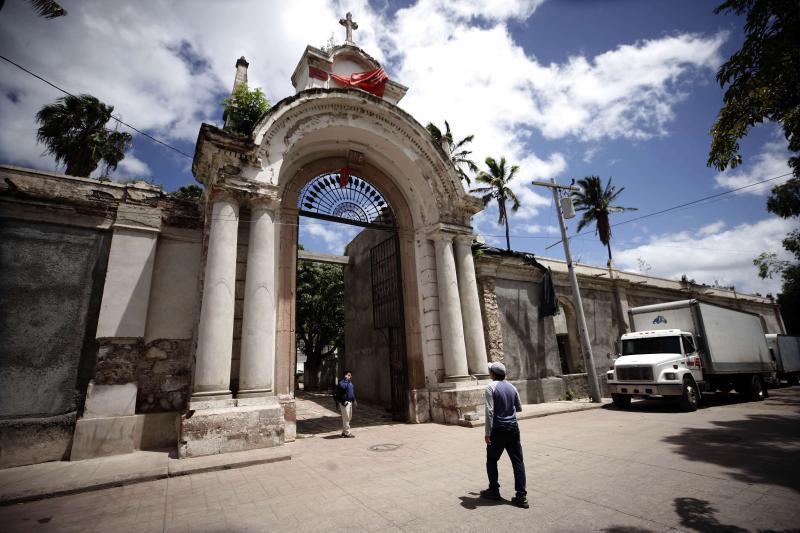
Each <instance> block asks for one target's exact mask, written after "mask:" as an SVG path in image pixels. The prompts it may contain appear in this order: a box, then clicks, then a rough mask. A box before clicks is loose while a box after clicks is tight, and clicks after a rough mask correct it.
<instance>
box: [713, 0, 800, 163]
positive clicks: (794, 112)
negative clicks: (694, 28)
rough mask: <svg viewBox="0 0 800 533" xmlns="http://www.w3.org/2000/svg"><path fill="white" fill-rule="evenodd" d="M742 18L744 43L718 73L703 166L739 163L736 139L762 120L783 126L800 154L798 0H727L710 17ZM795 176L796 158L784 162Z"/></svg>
mask: <svg viewBox="0 0 800 533" xmlns="http://www.w3.org/2000/svg"><path fill="white" fill-rule="evenodd" d="M723 12H725V13H732V14H734V15H737V16H742V15H745V16H746V21H745V26H744V29H745V41H744V43H743V44H742V48H741V49H740V50H739V51H738V52H736V53H735V54H733V55H732V56H731V57H730V58H729V59H728V61H727V62H725V63H724V64H723V65H722V66H721V67H720V68H719V70H718V71H717V81H718V82H719V84H720V86H721V87H722V88H725V87H726V86H727V89H726V90H725V95H724V97H723V104H722V108H721V109H720V110H719V114H718V115H717V120H716V122H715V123H714V125H713V126H712V128H711V150H710V152H709V156H708V165H709V166H712V165H713V166H714V167H716V168H717V169H719V170H725V169H726V168H728V167H729V166H730V167H731V168H735V167H736V166H738V165H739V164H740V163H741V162H742V156H741V154H740V153H739V140H740V139H741V138H742V137H744V136H745V135H746V134H747V132H748V131H749V129H750V128H751V127H753V126H754V125H756V124H760V123H761V122H763V121H764V120H769V121H772V122H776V123H778V124H781V125H782V126H783V133H784V135H785V136H786V139H787V140H788V141H789V150H790V151H791V152H793V153H794V154H798V153H799V152H800V5H798V3H797V0H728V1H726V2H724V3H722V4H721V5H719V6H718V7H717V8H716V9H715V10H714V13H716V14H719V13H723ZM789 166H790V167H791V168H792V169H793V171H794V176H795V178H800V155H794V156H792V157H790V158H789Z"/></svg>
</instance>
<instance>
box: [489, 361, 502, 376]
mask: <svg viewBox="0 0 800 533" xmlns="http://www.w3.org/2000/svg"><path fill="white" fill-rule="evenodd" d="M489 371H490V372H494V373H495V374H497V375H498V376H505V375H506V366H505V365H504V364H503V363H498V362H497V361H495V362H494V363H492V364H490V365H489Z"/></svg>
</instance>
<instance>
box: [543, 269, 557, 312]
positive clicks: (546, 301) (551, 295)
mask: <svg viewBox="0 0 800 533" xmlns="http://www.w3.org/2000/svg"><path fill="white" fill-rule="evenodd" d="M539 311H540V315H541V316H554V315H556V314H558V296H556V288H555V286H554V285H553V273H552V272H551V271H550V267H547V270H545V271H544V277H543V278H542V305H541V309H539Z"/></svg>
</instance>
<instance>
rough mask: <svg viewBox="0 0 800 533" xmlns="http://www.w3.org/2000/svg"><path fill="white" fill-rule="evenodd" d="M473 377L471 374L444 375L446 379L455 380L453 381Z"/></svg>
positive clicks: (467, 379)
mask: <svg viewBox="0 0 800 533" xmlns="http://www.w3.org/2000/svg"><path fill="white" fill-rule="evenodd" d="M471 379H472V376H470V375H469V374H465V375H463V376H445V377H444V380H445V381H453V382H458V381H470V380H471Z"/></svg>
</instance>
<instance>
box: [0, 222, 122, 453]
mask: <svg viewBox="0 0 800 533" xmlns="http://www.w3.org/2000/svg"><path fill="white" fill-rule="evenodd" d="M110 242H111V234H110V233H109V232H107V231H101V230H97V229H90V228H78V227H72V226H64V225H55V224H42V223H36V222H27V221H18V220H10V219H0V271H2V272H3V275H2V276H0V339H2V342H0V466H2V467H7V466H14V465H18V464H28V463H35V462H42V461H51V460H57V459H61V458H63V457H65V456H66V455H67V454H68V450H69V447H70V443H71V440H72V431H73V428H74V424H75V419H76V416H77V413H78V412H79V411H80V410H81V409H82V407H83V395H84V394H85V391H86V386H87V384H88V380H89V378H90V377H91V375H92V373H93V369H94V362H95V356H96V353H97V347H96V345H95V342H94V336H95V331H96V328H97V317H98V312H99V308H100V300H101V297H102V290H103V281H104V279H105V268H106V263H107V261H108V254H109V248H110Z"/></svg>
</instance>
